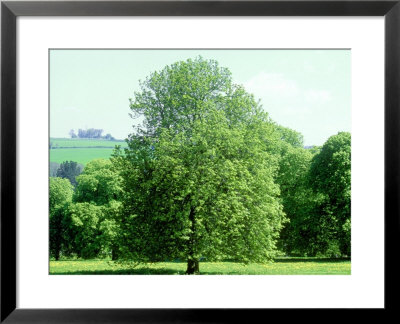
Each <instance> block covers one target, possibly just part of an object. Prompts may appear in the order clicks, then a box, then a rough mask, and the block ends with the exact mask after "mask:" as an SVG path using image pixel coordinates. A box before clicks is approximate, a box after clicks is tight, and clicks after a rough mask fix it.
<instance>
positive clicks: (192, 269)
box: [186, 259, 200, 275]
mask: <svg viewBox="0 0 400 324" xmlns="http://www.w3.org/2000/svg"><path fill="white" fill-rule="evenodd" d="M199 272H200V271H199V260H190V259H189V260H188V263H187V270H186V274H188V275H190V274H198V273H199Z"/></svg>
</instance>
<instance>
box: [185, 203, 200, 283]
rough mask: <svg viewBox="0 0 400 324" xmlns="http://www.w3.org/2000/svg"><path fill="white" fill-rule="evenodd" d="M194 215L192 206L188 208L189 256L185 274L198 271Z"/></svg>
mask: <svg viewBox="0 0 400 324" xmlns="http://www.w3.org/2000/svg"><path fill="white" fill-rule="evenodd" d="M194 217H195V215H194V208H193V207H191V208H190V213H189V220H190V229H191V233H190V239H189V258H188V263H187V270H186V274H189V275H190V274H197V273H199V260H197V258H196V257H195V248H194V246H195V231H196V229H195V218H194Z"/></svg>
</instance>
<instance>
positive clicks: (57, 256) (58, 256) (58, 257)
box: [55, 248, 60, 261]
mask: <svg viewBox="0 0 400 324" xmlns="http://www.w3.org/2000/svg"><path fill="white" fill-rule="evenodd" d="M55 254H56V255H55V257H56V261H58V260H60V249H59V248H57V251H56V253H55Z"/></svg>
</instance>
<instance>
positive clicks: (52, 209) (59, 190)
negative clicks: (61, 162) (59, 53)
mask: <svg viewBox="0 0 400 324" xmlns="http://www.w3.org/2000/svg"><path fill="white" fill-rule="evenodd" d="M49 181H50V184H49V216H50V221H49V223H50V255H51V256H53V257H54V258H55V259H56V260H58V259H59V258H60V253H61V251H62V248H63V243H64V241H65V236H64V234H65V231H64V229H65V228H64V216H65V211H66V209H67V208H68V205H69V203H71V201H72V195H73V186H72V185H71V183H70V181H69V180H68V179H62V178H55V177H51V178H50V180H49Z"/></svg>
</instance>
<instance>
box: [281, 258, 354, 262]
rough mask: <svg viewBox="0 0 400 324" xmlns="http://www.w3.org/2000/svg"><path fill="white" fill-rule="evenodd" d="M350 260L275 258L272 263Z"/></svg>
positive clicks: (342, 259) (341, 260)
mask: <svg viewBox="0 0 400 324" xmlns="http://www.w3.org/2000/svg"><path fill="white" fill-rule="evenodd" d="M347 261H351V259H350V258H334V259H332V258H291V257H288V258H277V259H275V260H274V263H296V262H314V263H339V262H347Z"/></svg>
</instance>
